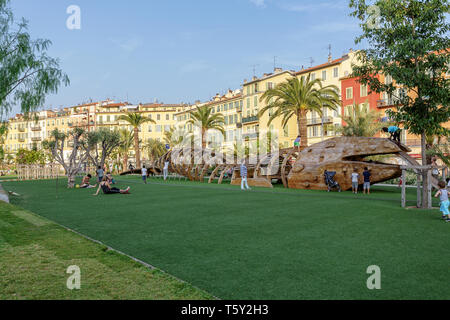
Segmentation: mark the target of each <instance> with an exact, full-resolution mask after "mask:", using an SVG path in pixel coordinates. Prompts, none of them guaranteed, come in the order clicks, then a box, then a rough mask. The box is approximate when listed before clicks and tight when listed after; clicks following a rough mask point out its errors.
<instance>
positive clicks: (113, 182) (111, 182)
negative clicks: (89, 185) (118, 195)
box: [106, 172, 116, 184]
mask: <svg viewBox="0 0 450 320" xmlns="http://www.w3.org/2000/svg"><path fill="white" fill-rule="evenodd" d="M106 177H107V178H108V181H109V183H110V184H116V180H114V178H113V176H112V174H111V172H108V173H107V174H106Z"/></svg>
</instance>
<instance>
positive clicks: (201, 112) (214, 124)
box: [187, 105, 225, 149]
mask: <svg viewBox="0 0 450 320" xmlns="http://www.w3.org/2000/svg"><path fill="white" fill-rule="evenodd" d="M190 115H191V119H190V120H189V121H188V122H187V123H188V124H193V125H200V126H201V130H202V131H201V134H202V148H203V149H205V148H206V132H207V131H208V130H211V129H215V130H218V131H220V132H221V133H222V134H225V129H224V128H223V125H224V124H225V118H224V117H223V115H222V114H221V113H214V114H213V113H212V108H209V107H208V106H206V105H205V106H201V107H197V109H196V110H195V111H191V112H190Z"/></svg>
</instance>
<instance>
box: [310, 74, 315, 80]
mask: <svg viewBox="0 0 450 320" xmlns="http://www.w3.org/2000/svg"><path fill="white" fill-rule="evenodd" d="M313 80H316V74H315V73H311V81H313Z"/></svg>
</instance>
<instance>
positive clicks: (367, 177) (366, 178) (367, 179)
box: [363, 167, 372, 194]
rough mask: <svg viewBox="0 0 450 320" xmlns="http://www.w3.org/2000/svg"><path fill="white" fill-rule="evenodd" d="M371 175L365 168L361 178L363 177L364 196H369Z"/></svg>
mask: <svg viewBox="0 0 450 320" xmlns="http://www.w3.org/2000/svg"><path fill="white" fill-rule="evenodd" d="M371 175H372V174H371V173H370V171H369V168H367V167H365V168H364V172H363V177H364V194H366V191H367V194H370V176H371Z"/></svg>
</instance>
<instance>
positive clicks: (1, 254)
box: [0, 202, 211, 300]
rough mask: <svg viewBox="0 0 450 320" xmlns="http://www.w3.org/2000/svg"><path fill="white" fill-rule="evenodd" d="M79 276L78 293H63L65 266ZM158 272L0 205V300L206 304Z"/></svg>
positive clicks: (203, 295) (201, 295)
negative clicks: (193, 301) (194, 301)
mask: <svg viewBox="0 0 450 320" xmlns="http://www.w3.org/2000/svg"><path fill="white" fill-rule="evenodd" d="M72 265H76V266H79V267H80V270H81V290H73V291H71V290H69V289H67V286H66V282H67V279H68V277H69V276H70V275H69V274H66V270H67V268H68V267H69V266H72ZM210 298H211V296H210V295H208V294H207V293H204V292H202V291H200V290H198V289H195V288H193V287H192V286H191V285H189V284H187V283H183V282H181V281H179V280H176V279H174V278H173V277H171V276H169V275H167V274H164V273H162V272H161V271H159V270H150V269H149V268H146V267H144V266H142V265H141V264H138V263H137V262H134V261H133V260H131V259H130V258H128V257H126V256H123V255H120V254H118V253H116V252H114V251H111V250H109V249H108V248H107V247H106V246H102V245H99V244H96V243H94V242H92V241H89V240H86V239H84V238H83V237H81V236H79V235H76V234H75V233H72V232H69V231H67V230H66V229H63V228H61V227H59V226H57V225H56V224H54V223H52V222H51V221H49V220H47V219H45V218H42V217H39V216H37V215H34V214H33V213H31V212H28V211H26V210H24V209H21V208H18V207H15V206H12V205H8V204H6V203H3V202H0V300H6V299H7V300H16V299H58V300H60V299H107V300H109V299H210Z"/></svg>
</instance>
